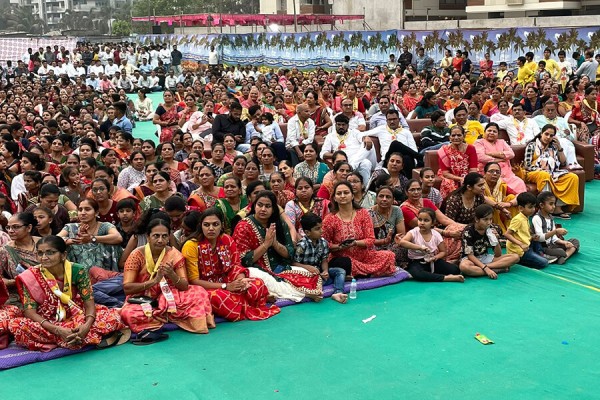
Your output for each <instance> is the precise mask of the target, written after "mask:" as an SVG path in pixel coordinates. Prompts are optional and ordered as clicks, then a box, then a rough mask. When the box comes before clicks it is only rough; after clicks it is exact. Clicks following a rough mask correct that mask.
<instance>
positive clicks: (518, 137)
mask: <svg viewBox="0 0 600 400" xmlns="http://www.w3.org/2000/svg"><path fill="white" fill-rule="evenodd" d="M512 113H513V115H504V114H501V113H496V114H494V115H492V117H491V118H490V121H491V122H495V123H497V124H498V126H499V127H500V129H504V130H505V131H506V133H507V134H508V138H509V140H510V144H511V145H516V144H526V143H527V142H529V141H530V140H531V139H533V138H534V137H535V136H536V135H537V134H538V133H540V127H539V126H538V124H537V123H536V122H535V121H533V120H530V119H529V118H527V117H526V116H525V111H524V110H523V105H522V104H521V103H516V104H515V105H513V108H512Z"/></svg>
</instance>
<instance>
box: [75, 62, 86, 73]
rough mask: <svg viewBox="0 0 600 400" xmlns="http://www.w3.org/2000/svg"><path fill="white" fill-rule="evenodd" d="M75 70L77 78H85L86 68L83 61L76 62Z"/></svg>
mask: <svg viewBox="0 0 600 400" xmlns="http://www.w3.org/2000/svg"><path fill="white" fill-rule="evenodd" d="M73 69H74V70H75V76H82V75H83V76H85V67H83V66H81V61H74V62H73Z"/></svg>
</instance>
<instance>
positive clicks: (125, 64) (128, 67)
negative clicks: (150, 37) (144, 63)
mask: <svg viewBox="0 0 600 400" xmlns="http://www.w3.org/2000/svg"><path fill="white" fill-rule="evenodd" d="M136 69H137V68H136V67H135V66H134V65H132V64H129V63H128V62H127V60H121V67H120V68H119V70H120V71H123V70H125V71H126V72H127V73H128V74H129V75H133V73H134V72H135V70H136Z"/></svg>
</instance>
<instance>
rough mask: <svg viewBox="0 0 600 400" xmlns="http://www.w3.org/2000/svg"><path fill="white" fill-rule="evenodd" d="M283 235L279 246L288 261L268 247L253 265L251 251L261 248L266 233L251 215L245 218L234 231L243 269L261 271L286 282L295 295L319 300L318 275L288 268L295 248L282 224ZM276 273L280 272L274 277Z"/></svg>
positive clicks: (321, 283) (285, 227)
mask: <svg viewBox="0 0 600 400" xmlns="http://www.w3.org/2000/svg"><path fill="white" fill-rule="evenodd" d="M281 226H282V229H283V230H284V232H285V238H286V243H282V244H283V245H285V247H286V248H287V250H288V254H289V258H288V259H284V258H283V257H281V256H279V254H277V252H276V251H275V250H274V249H273V248H272V247H271V248H269V250H267V251H266V252H265V254H264V255H263V256H262V257H260V258H259V259H258V260H256V261H255V262H252V258H253V256H254V250H256V249H257V248H258V247H259V246H260V245H262V244H263V242H264V240H265V235H266V229H265V228H264V227H263V226H262V225H261V224H260V223H259V222H258V221H257V220H256V219H255V218H254V216H253V215H251V216H249V217H246V218H244V219H243V220H242V221H240V222H239V223H238V224H237V225H236V227H235V232H234V235H233V239H234V241H235V242H236V244H237V247H238V251H239V253H240V257H241V260H242V265H244V266H246V267H254V268H257V269H260V270H262V271H264V272H266V273H267V274H269V275H271V276H273V277H274V278H275V279H276V280H277V281H285V282H287V283H288V284H289V285H291V286H292V288H293V289H295V290H296V291H298V292H301V293H304V294H309V295H316V296H319V295H321V294H322V293H323V290H322V286H323V282H322V279H321V276H320V275H319V274H312V273H310V272H308V271H307V270H305V269H293V268H292V267H291V266H290V264H291V260H292V259H293V256H294V244H293V241H292V238H291V236H290V232H289V230H288V227H287V225H286V224H285V223H282V224H281ZM275 269H282V270H281V272H278V273H275V272H274V270H275Z"/></svg>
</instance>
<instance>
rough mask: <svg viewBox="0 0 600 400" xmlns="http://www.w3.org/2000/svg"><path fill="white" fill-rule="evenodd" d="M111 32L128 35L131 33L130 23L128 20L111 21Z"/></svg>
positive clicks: (115, 34) (117, 34)
mask: <svg viewBox="0 0 600 400" xmlns="http://www.w3.org/2000/svg"><path fill="white" fill-rule="evenodd" d="M112 34H113V35H114V36H129V35H130V34H131V24H130V23H129V22H128V21H119V20H115V21H113V24H112Z"/></svg>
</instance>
